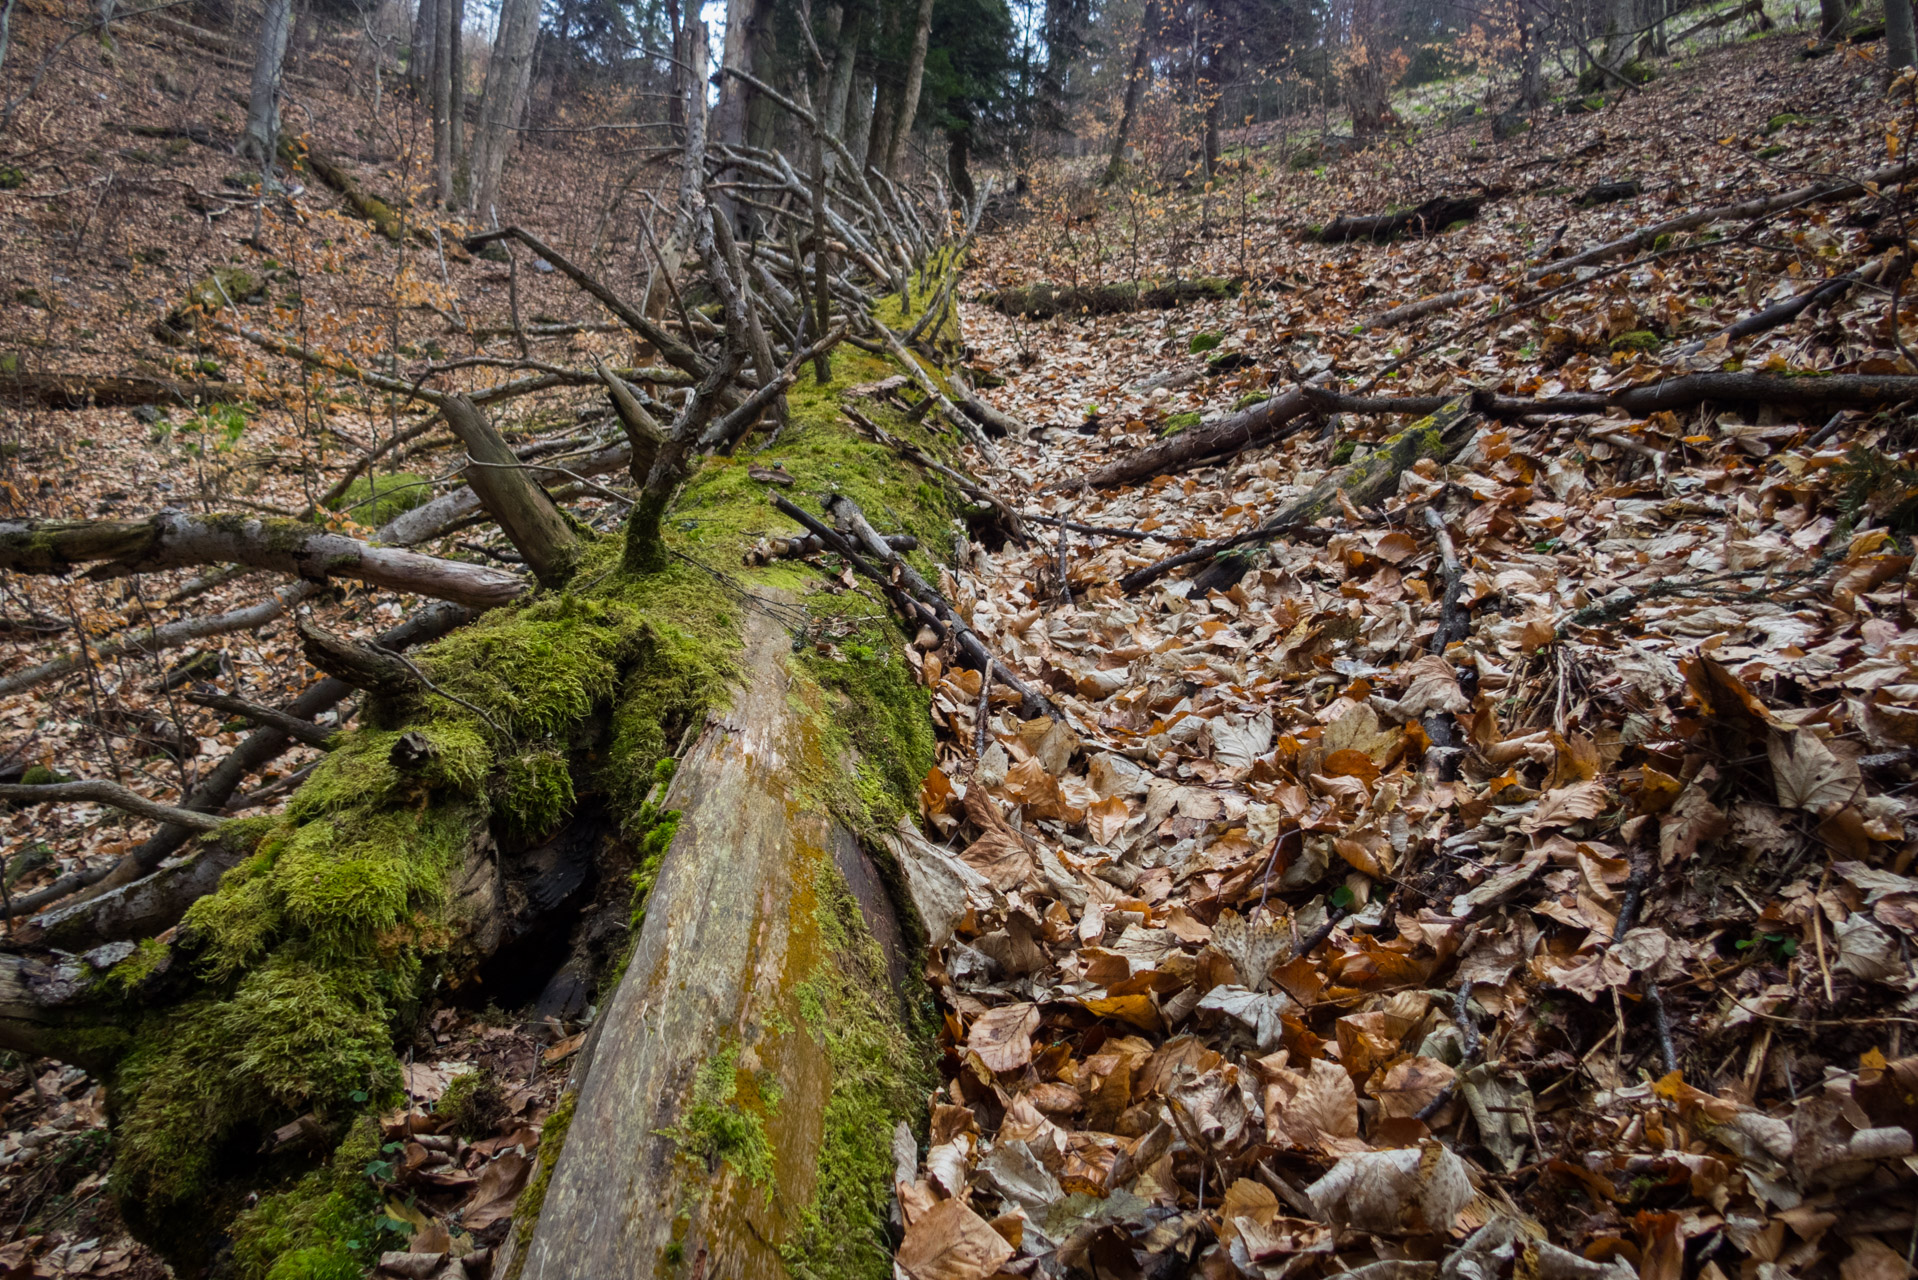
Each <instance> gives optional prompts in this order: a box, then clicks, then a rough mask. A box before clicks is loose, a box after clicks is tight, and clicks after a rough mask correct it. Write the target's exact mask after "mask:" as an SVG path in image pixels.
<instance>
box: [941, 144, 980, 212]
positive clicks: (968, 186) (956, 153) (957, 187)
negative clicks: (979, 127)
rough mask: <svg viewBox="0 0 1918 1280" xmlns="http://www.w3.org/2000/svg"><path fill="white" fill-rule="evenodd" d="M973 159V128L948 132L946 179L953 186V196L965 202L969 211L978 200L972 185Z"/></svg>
mask: <svg viewBox="0 0 1918 1280" xmlns="http://www.w3.org/2000/svg"><path fill="white" fill-rule="evenodd" d="M971 158H972V126H971V125H970V123H968V124H967V125H966V126H965V127H964V128H960V129H948V130H946V179H947V181H949V182H950V183H951V184H952V194H953V195H955V196H957V197H959V199H961V200H963V201H964V202H965V207H966V208H967V209H971V208H972V202H973V201H974V200H975V199H977V198H978V192H977V191H976V190H975V189H974V187H973V185H972V173H971V170H970V167H969V161H970V160H971Z"/></svg>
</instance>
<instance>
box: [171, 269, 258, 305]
mask: <svg viewBox="0 0 1918 1280" xmlns="http://www.w3.org/2000/svg"><path fill="white" fill-rule="evenodd" d="M263 292H265V286H263V285H262V284H261V283H260V281H259V279H258V278H256V277H255V276H254V275H253V273H252V272H250V271H247V270H245V269H244V268H241V267H215V268H214V269H213V270H212V271H210V272H208V273H207V274H206V275H205V276H203V277H201V279H200V281H199V283H197V284H195V285H194V286H193V287H192V288H191V289H188V290H187V294H186V303H185V305H186V306H195V307H199V308H200V309H201V310H202V311H204V312H206V313H207V314H208V315H212V314H214V313H216V312H218V311H220V310H221V309H223V308H224V307H225V306H226V305H227V303H228V302H233V303H236V304H237V303H240V302H244V301H246V300H248V299H249V298H257V297H259V296H260V294H262V293H263Z"/></svg>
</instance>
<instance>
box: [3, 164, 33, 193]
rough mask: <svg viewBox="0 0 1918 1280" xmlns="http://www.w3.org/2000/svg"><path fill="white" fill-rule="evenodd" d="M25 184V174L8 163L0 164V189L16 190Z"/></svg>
mask: <svg viewBox="0 0 1918 1280" xmlns="http://www.w3.org/2000/svg"><path fill="white" fill-rule="evenodd" d="M26 185H27V175H26V174H25V173H24V172H22V171H21V170H20V169H18V168H16V167H15V166H13V165H10V164H0V191H18V190H19V189H20V188H21V187H24V186H26Z"/></svg>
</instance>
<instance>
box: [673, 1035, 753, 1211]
mask: <svg viewBox="0 0 1918 1280" xmlns="http://www.w3.org/2000/svg"><path fill="white" fill-rule="evenodd" d="M740 1075H741V1073H740V1070H739V1046H738V1045H736V1044H735V1045H728V1046H727V1047H726V1048H724V1049H722V1050H720V1052H719V1053H717V1054H715V1055H714V1056H713V1058H712V1060H711V1061H709V1062H708V1063H707V1064H706V1065H705V1066H703V1067H701V1068H700V1069H699V1076H698V1078H697V1079H696V1080H694V1082H693V1099H692V1102H691V1104H690V1105H689V1106H687V1108H686V1112H685V1114H684V1115H682V1116H681V1117H680V1118H679V1123H678V1124H677V1125H675V1126H674V1127H673V1128H672V1129H671V1130H669V1131H668V1136H669V1137H671V1138H672V1140H673V1142H674V1143H675V1144H677V1145H678V1147H679V1149H680V1150H681V1151H683V1152H685V1153H686V1154H687V1155H691V1156H697V1157H699V1158H700V1159H702V1160H704V1161H706V1162H707V1164H708V1165H712V1164H714V1163H716V1162H718V1161H721V1160H723V1161H725V1162H726V1163H727V1164H729V1165H731V1166H732V1167H733V1168H734V1169H735V1170H736V1171H737V1172H738V1173H739V1174H740V1175H741V1176H742V1177H744V1178H745V1179H746V1180H747V1181H749V1182H751V1183H753V1184H754V1185H755V1186H761V1187H767V1188H769V1189H770V1188H771V1186H772V1180H773V1144H772V1141H771V1139H769V1138H768V1137H767V1136H766V1121H765V1119H764V1117H762V1116H761V1115H760V1114H759V1113H758V1112H757V1111H755V1110H753V1109H752V1108H751V1106H750V1105H749V1102H748V1101H746V1100H742V1099H741V1098H740V1096H739V1081H740ZM746 1079H748V1080H751V1079H752V1076H751V1075H750V1074H747V1076H746ZM753 1092H754V1094H755V1097H754V1098H753V1099H752V1100H751V1101H753V1102H760V1103H761V1104H762V1105H763V1104H764V1100H763V1099H760V1098H758V1097H757V1094H758V1085H757V1083H755V1084H754V1086H753Z"/></svg>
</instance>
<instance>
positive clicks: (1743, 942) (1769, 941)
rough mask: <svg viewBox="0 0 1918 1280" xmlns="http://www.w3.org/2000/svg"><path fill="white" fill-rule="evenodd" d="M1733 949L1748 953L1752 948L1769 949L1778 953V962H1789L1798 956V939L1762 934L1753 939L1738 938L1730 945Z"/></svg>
mask: <svg viewBox="0 0 1918 1280" xmlns="http://www.w3.org/2000/svg"><path fill="white" fill-rule="evenodd" d="M1732 946H1733V948H1734V949H1736V950H1739V951H1750V950H1751V949H1752V948H1753V947H1771V948H1772V949H1773V950H1775V951H1776V952H1777V953H1778V958H1779V959H1780V960H1789V959H1791V958H1792V957H1793V956H1795V955H1797V954H1798V939H1796V938H1787V937H1786V936H1785V935H1784V934H1782V933H1764V934H1760V935H1758V936H1757V937H1755V938H1740V939H1739V940H1738V941H1737V942H1734V943H1732Z"/></svg>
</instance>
